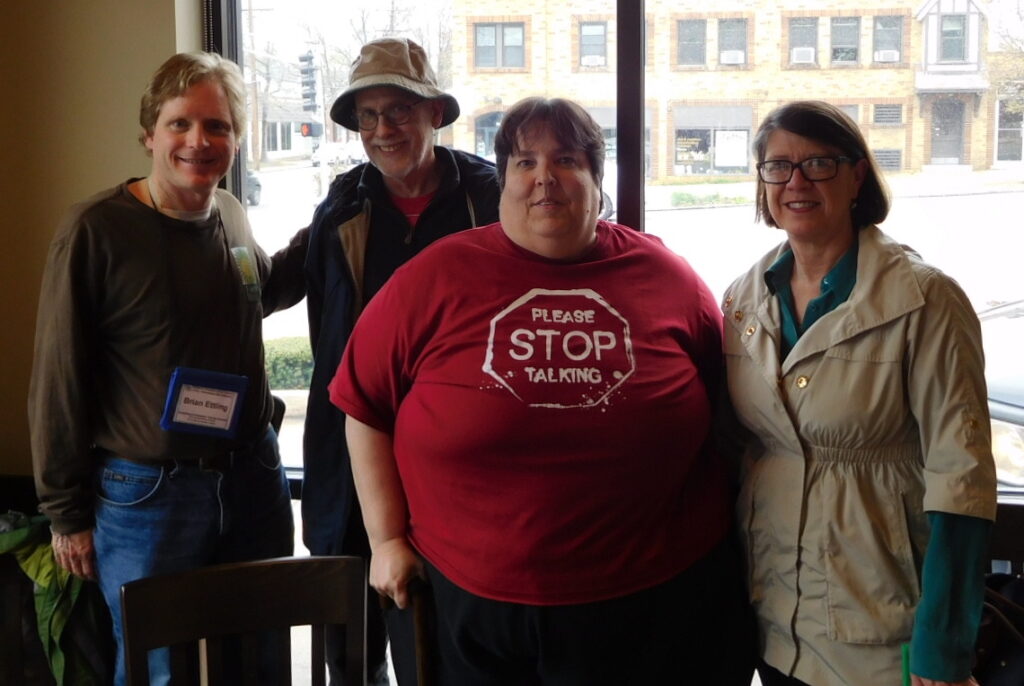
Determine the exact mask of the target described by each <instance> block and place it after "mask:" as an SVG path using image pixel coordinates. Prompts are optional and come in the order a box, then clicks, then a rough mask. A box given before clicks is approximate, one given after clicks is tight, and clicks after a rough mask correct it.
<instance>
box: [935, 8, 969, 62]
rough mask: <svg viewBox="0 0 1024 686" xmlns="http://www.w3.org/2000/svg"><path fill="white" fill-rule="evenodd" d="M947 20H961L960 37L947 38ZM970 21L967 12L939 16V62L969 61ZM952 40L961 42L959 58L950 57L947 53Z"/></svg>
mask: <svg viewBox="0 0 1024 686" xmlns="http://www.w3.org/2000/svg"><path fill="white" fill-rule="evenodd" d="M947 19H959V20H960V29H959V32H960V35H959V36H954V37H947V36H946V20H947ZM969 23H970V22H969V20H968V17H967V13H966V12H947V13H943V14H940V15H939V21H938V27H939V29H938V31H939V35H938V37H937V39H938V41H939V45H938V48H939V51H938V56H937V57H938V61H939V62H940V63H947V64H949V63H961V62H966V61H967V31H968V26H969ZM951 40H955V41H957V42H959V45H960V50H959V56H958V57H950V56H948V53H947V51H946V46H947V45H948V44H949V42H950V41H951Z"/></svg>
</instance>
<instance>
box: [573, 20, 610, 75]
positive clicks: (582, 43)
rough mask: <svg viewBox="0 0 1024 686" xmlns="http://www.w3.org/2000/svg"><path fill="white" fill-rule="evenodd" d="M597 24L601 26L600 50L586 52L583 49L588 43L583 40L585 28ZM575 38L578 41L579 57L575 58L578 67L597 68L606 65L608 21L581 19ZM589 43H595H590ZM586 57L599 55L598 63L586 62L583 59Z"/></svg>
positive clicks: (596, 25)
mask: <svg viewBox="0 0 1024 686" xmlns="http://www.w3.org/2000/svg"><path fill="white" fill-rule="evenodd" d="M598 26H599V27H601V34H600V35H601V42H600V47H601V49H600V52H599V53H597V52H587V51H586V50H584V46H585V45H588V43H587V42H586V41H585V40H584V35H585V30H586V29H587V28H593V27H598ZM592 35H594V34H592ZM576 40H577V41H578V43H577V44H578V46H579V59H578V60H577V64H578V65H579V66H580V67H584V68H597V67H607V66H608V22H606V21H592V20H587V21H581V22H580V23H579V30H578V31H577V34H576ZM591 45H596V43H591ZM587 57H600V63H596V62H595V63H594V64H586V63H584V61H583V60H584V59H585V58H587Z"/></svg>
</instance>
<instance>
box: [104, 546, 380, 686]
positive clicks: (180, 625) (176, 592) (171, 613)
mask: <svg viewBox="0 0 1024 686" xmlns="http://www.w3.org/2000/svg"><path fill="white" fill-rule="evenodd" d="M121 612H122V618H123V620H122V621H123V633H124V651H125V668H126V672H127V674H126V676H127V684H128V686H148V684H149V665H148V651H150V650H152V649H154V648H163V647H169V648H170V651H171V677H172V682H173V683H174V684H175V686H178V685H179V684H193V683H195V684H198V683H203V684H209V686H215V685H216V684H231V685H232V686H234V685H242V684H250V683H257V682H258V675H257V674H256V672H257V665H258V664H259V663H260V662H261V661H264V662H265V661H266V660H267V658H268V657H269V658H271V659H275V660H280V661H281V662H280V663H279V664H284V665H290V664H291V662H292V661H291V655H290V653H291V650H290V636H289V631H288V629H289V628H290V627H292V626H304V625H309V626H310V627H311V631H310V633H311V635H312V647H311V653H310V665H311V667H312V674H311V683H312V684H313V686H323V685H324V683H325V679H324V625H327V624H339V625H343V626H344V635H345V651H346V652H345V654H346V656H347V660H346V665H345V676H346V681H345V683H348V684H365V683H366V664H365V663H366V641H365V635H366V566H365V562H364V561H363V560H362V558H359V557H341V556H333V557H327V556H325V557H288V558H278V559H272V560H259V561H254V562H239V563H229V564H220V565H213V566H210V567H202V568H199V569H194V570H190V571H187V572H181V573H176V574H165V575H160V576H154V577H149V578H146V579H139V580H138V581H133V582H130V583H127V584H125V585H124V586H122V587H121ZM274 629H277V630H278V633H280V634H281V636H280V640H274V641H272V642H270V643H269V644H270V645H272V646H274V648H273V649H272V650H274V651H276V652H277V654H276V655H269V656H268V654H267V650H268V641H267V640H266V635H267V634H266V632H267V631H270V630H274ZM256 632H263V633H262V634H257V633H256ZM225 647H227V651H225ZM232 658H233V659H232ZM285 683H286V684H290V683H291V675H290V672H289V674H288V675H287V681H286V682H285Z"/></svg>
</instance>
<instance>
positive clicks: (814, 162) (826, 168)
mask: <svg viewBox="0 0 1024 686" xmlns="http://www.w3.org/2000/svg"><path fill="white" fill-rule="evenodd" d="M853 161H854V159H853V158H852V157H846V156H845V155H836V156H835V157H808V158H807V159H806V160H804V161H803V162H790V161H789V160H768V161H767V162H758V164H757V173H758V174H759V175H760V176H761V180H762V181H764V182H765V183H789V180H790V179H792V178H793V170H794V169H796V168H798V167H799V169H800V173H801V174H802V175H803V177H804V178H805V179H807V180H808V181H828V180H829V179H834V178H836V175H837V174H839V163H840V162H853Z"/></svg>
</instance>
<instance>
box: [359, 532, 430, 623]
mask: <svg viewBox="0 0 1024 686" xmlns="http://www.w3.org/2000/svg"><path fill="white" fill-rule="evenodd" d="M417 576H418V577H421V578H423V576H424V574H423V561H422V560H420V558H419V556H418V555H417V554H416V551H415V550H413V549H412V546H410V545H409V542H408V541H407V540H405V538H404V537H402V538H392V539H389V540H387V541H384V542H383V543H381V544H379V545H377V546H375V547H374V548H373V551H372V553H371V555H370V585H371V586H373V588H374V589H375V590H376V591H377V592H378V593H380V594H381V595H382V596H386V597H388V598H391V599H392V600H394V601H395V605H397V606H398V609H399V610H404V609H405V608H406V606H408V604H409V589H408V586H409V581H410V580H411V579H412V578H414V577H417Z"/></svg>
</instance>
